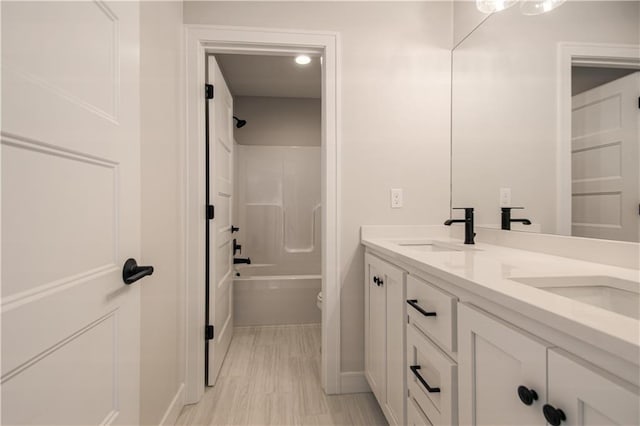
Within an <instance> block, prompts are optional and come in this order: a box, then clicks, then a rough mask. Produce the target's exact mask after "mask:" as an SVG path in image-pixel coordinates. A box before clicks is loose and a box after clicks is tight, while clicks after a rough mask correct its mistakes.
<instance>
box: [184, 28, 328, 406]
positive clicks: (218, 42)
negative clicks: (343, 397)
mask: <svg viewBox="0 0 640 426" xmlns="http://www.w3.org/2000/svg"><path fill="white" fill-rule="evenodd" d="M216 52H217V53H221V52H224V53H238V54H263V55H269V54H271V55H278V54H300V53H309V54H313V55H321V56H322V58H323V62H324V67H323V73H322V114H323V119H322V142H321V158H322V160H321V161H322V167H321V174H322V190H321V192H322V295H323V304H322V361H321V374H320V376H321V380H322V387H323V388H324V390H325V392H326V393H327V394H336V393H340V392H341V389H340V268H339V259H340V238H339V237H340V215H339V211H340V77H341V75H340V43H339V34H338V33H336V32H325V31H322V32H320V31H303V30H280V29H265V28H252V27H229V26H218V25H185V67H186V69H185V71H186V72H185V83H186V87H185V105H186V108H185V113H186V115H185V117H184V120H185V131H186V134H185V140H186V144H185V152H184V162H183V168H184V169H183V178H184V190H185V198H184V202H185V204H184V208H185V221H184V222H185V223H184V228H185V236H186V246H185V253H184V256H185V258H184V261H185V276H184V280H185V300H186V304H185V325H186V328H185V330H184V333H185V339H184V341H185V344H186V348H185V355H186V356H185V370H186V371H185V390H186V395H185V402H186V403H187V404H190V403H196V402H198V401H199V400H200V398H201V397H202V395H203V393H204V390H205V380H204V378H205V376H204V366H205V358H204V345H205V340H204V325H205V323H206V319H205V315H204V306H205V289H204V271H205V266H204V265H205V253H204V252H205V188H204V183H205V181H204V176H205V167H204V165H205V155H204V154H205V150H204V145H205V131H204V123H205V99H204V85H205V81H206V75H205V63H206V55H207V54H208V53H216Z"/></svg>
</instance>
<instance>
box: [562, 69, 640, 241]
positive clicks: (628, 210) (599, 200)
mask: <svg viewBox="0 0 640 426" xmlns="http://www.w3.org/2000/svg"><path fill="white" fill-rule="evenodd" d="M639 96H640V72H635V73H633V74H630V75H628V76H625V77H622V78H620V79H618V80H615V81H612V82H610V83H607V84H604V85H602V86H599V87H596V88H595V89H591V90H588V91H586V92H584V93H580V94H579V95H576V96H574V97H573V107H572V120H571V132H572V134H571V176H572V191H571V192H572V194H571V195H572V197H571V209H572V213H571V216H572V220H571V222H572V230H571V233H572V235H574V236H580V237H591V238H605V239H609V240H623V241H640V211H639V210H638V209H639V207H640V192H639V191H640V174H639V173H638V167H639V166H638V162H639V160H640V153H639V151H640V150H639V144H640V142H639V141H640V139H639V134H638V130H639V129H640V127H639V125H638V123H639V121H640V109H638V97H639Z"/></svg>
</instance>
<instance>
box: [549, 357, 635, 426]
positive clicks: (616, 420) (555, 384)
mask: <svg viewBox="0 0 640 426" xmlns="http://www.w3.org/2000/svg"><path fill="white" fill-rule="evenodd" d="M549 405H550V406H551V407H552V408H555V409H556V410H558V409H559V410H562V412H563V413H564V415H565V416H566V420H564V421H563V422H562V425H571V426H573V425H585V426H587V425H593V426H596V425H597V426H602V425H638V424H640V412H639V411H640V397H639V396H638V388H637V387H635V386H634V385H632V384H628V383H626V382H624V381H622V380H620V379H618V378H617V377H613V376H611V375H609V374H608V373H605V372H603V371H600V370H599V369H598V368H597V367H593V366H588V365H587V364H583V362H580V361H579V360H577V359H575V358H573V357H572V356H571V355H569V354H567V353H565V352H564V351H561V350H557V349H553V350H549Z"/></svg>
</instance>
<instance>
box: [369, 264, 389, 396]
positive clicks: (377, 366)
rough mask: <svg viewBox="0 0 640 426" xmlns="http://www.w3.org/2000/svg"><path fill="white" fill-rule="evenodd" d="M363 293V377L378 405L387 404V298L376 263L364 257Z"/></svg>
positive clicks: (382, 277) (381, 275)
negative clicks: (365, 279)
mask: <svg viewBox="0 0 640 426" xmlns="http://www.w3.org/2000/svg"><path fill="white" fill-rule="evenodd" d="M365 264H366V266H367V271H366V277H367V283H366V291H365V296H366V300H365V315H366V318H365V328H366V330H365V375H366V377H367V381H368V382H369V386H371V390H372V391H373V393H374V394H375V396H376V398H377V399H378V402H379V403H380V405H383V404H384V403H385V401H386V380H385V379H386V363H387V356H386V350H387V347H386V344H387V341H386V315H387V306H386V296H385V287H384V285H380V284H379V280H381V279H382V280H383V281H384V276H383V274H382V273H381V271H380V267H379V266H378V265H379V264H378V262H376V260H375V258H373V257H372V256H367V262H366V263H365Z"/></svg>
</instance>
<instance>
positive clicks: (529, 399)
mask: <svg viewBox="0 0 640 426" xmlns="http://www.w3.org/2000/svg"><path fill="white" fill-rule="evenodd" d="M518 396H519V397H520V401H522V403H523V404H524V405H531V404H533V401H537V400H538V394H537V393H536V391H534V390H533V389H529V388H527V387H526V386H518Z"/></svg>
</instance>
